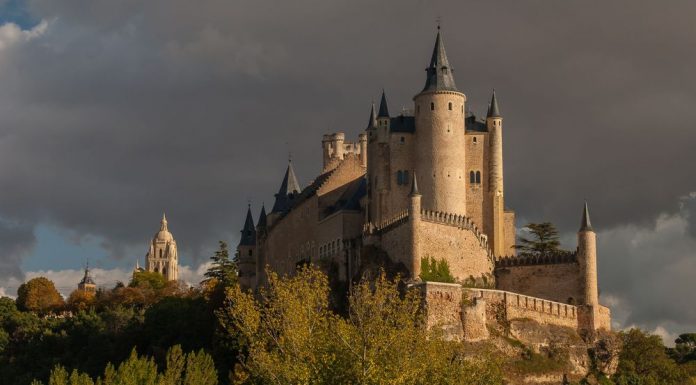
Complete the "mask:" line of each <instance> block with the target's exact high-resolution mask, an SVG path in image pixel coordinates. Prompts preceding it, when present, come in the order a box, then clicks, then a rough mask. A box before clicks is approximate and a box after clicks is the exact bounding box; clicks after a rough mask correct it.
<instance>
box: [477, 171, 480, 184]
mask: <svg viewBox="0 0 696 385" xmlns="http://www.w3.org/2000/svg"><path fill="white" fill-rule="evenodd" d="M476 184H481V171H476Z"/></svg>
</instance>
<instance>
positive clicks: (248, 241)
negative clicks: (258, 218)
mask: <svg viewBox="0 0 696 385" xmlns="http://www.w3.org/2000/svg"><path fill="white" fill-rule="evenodd" d="M254 245H256V227H254V218H252V217H251V205H250V206H249V208H248V209H247V215H246V220H245V221H244V228H243V229H242V237H241V239H240V240H239V246H254Z"/></svg>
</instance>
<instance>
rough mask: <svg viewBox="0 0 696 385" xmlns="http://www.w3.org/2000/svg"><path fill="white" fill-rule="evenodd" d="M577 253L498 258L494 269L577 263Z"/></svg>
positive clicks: (567, 252)
mask: <svg viewBox="0 0 696 385" xmlns="http://www.w3.org/2000/svg"><path fill="white" fill-rule="evenodd" d="M577 262H578V253H577V251H558V252H555V253H553V254H545V255H529V254H527V255H525V254H520V255H517V256H504V257H498V258H496V260H495V267H496V268H501V267H515V266H534V265H557V264H562V263H577Z"/></svg>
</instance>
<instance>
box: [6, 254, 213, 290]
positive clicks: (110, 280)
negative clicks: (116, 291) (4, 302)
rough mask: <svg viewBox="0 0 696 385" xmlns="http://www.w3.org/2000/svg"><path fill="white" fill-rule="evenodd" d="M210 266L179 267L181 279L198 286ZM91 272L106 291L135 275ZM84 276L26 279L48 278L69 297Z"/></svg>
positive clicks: (46, 273)
mask: <svg viewBox="0 0 696 385" xmlns="http://www.w3.org/2000/svg"><path fill="white" fill-rule="evenodd" d="M209 266H210V262H205V263H202V264H201V265H199V266H198V267H196V268H192V267H190V266H179V279H180V280H182V281H183V282H184V283H186V284H187V285H190V286H195V285H198V283H199V282H200V281H201V280H202V279H203V274H205V272H206V271H207V270H208V267H209ZM90 272H91V275H92V278H93V279H94V281H95V282H96V284H97V286H98V287H101V288H105V289H110V288H113V287H114V286H115V285H116V283H117V282H124V283H128V281H130V279H131V276H132V274H133V270H131V269H123V268H114V269H99V268H95V269H90ZM83 275H84V271H83V270H74V269H65V270H38V271H29V272H27V273H26V279H27V280H29V279H32V278H36V277H46V278H48V279H50V280H51V281H53V283H54V284H55V285H56V289H58V291H59V292H60V293H61V294H62V295H63V296H68V295H69V294H70V293H71V292H72V291H73V290H75V289H76V288H77V284H78V282H80V280H81V279H82V277H83ZM19 284H20V283H18V282H12V283H10V284H9V285H7V286H6V287H13V286H17V287H18V286H19ZM0 289H2V288H0ZM15 290H16V289H15ZM1 293H2V291H0V294H1Z"/></svg>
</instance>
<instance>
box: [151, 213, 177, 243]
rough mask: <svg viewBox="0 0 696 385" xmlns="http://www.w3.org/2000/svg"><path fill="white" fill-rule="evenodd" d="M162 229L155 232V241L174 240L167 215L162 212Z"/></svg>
mask: <svg viewBox="0 0 696 385" xmlns="http://www.w3.org/2000/svg"><path fill="white" fill-rule="evenodd" d="M160 224H161V225H160V231H158V232H157V234H155V239H154V240H155V241H167V242H171V241H173V240H174V236H173V235H172V233H170V232H169V229H168V228H167V217H166V216H165V215H164V214H162V222H160Z"/></svg>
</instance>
